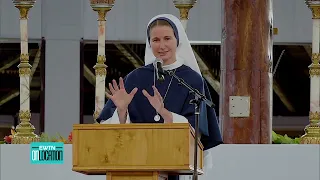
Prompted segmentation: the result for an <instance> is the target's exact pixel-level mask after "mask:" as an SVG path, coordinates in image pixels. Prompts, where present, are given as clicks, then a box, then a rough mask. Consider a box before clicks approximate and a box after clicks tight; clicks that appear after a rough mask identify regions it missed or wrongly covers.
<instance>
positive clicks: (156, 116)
mask: <svg viewBox="0 0 320 180" xmlns="http://www.w3.org/2000/svg"><path fill="white" fill-rule="evenodd" d="M153 119H154V120H155V121H156V122H158V121H160V116H159V115H158V114H157V115H155V116H154V118H153Z"/></svg>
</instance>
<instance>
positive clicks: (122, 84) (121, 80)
mask: <svg viewBox="0 0 320 180" xmlns="http://www.w3.org/2000/svg"><path fill="white" fill-rule="evenodd" d="M119 85H120V89H124V83H123V79H122V77H120V78H119Z"/></svg>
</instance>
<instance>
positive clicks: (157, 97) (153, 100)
mask: <svg viewBox="0 0 320 180" xmlns="http://www.w3.org/2000/svg"><path fill="white" fill-rule="evenodd" d="M152 89H153V93H154V96H151V95H150V94H149V93H148V92H147V91H146V90H142V93H143V95H144V96H145V97H146V98H147V99H148V100H149V102H150V104H151V106H152V107H153V108H154V109H155V110H156V111H157V112H158V113H160V112H161V110H162V109H163V108H164V104H163V98H162V96H161V94H160V93H159V91H158V89H157V88H156V87H155V86H152Z"/></svg>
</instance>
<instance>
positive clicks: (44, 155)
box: [30, 142, 64, 164]
mask: <svg viewBox="0 0 320 180" xmlns="http://www.w3.org/2000/svg"><path fill="white" fill-rule="evenodd" d="M63 154H64V143H63V142H32V143H31V144H30V160H31V164H63V162H64V157H63Z"/></svg>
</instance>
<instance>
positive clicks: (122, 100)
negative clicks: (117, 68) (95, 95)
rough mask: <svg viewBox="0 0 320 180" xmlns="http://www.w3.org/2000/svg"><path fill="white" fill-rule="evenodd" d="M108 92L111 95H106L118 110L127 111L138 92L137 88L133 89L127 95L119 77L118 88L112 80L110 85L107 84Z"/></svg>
mask: <svg viewBox="0 0 320 180" xmlns="http://www.w3.org/2000/svg"><path fill="white" fill-rule="evenodd" d="M109 90H110V92H111V94H109V93H106V95H107V97H108V98H109V99H111V100H112V102H113V103H114V104H115V105H116V106H117V108H118V110H120V111H127V109H128V106H129V104H130V103H131V101H132V99H133V97H134V95H135V94H136V93H137V91H138V88H134V89H133V90H132V91H131V92H130V93H129V94H128V93H127V91H126V89H125V88H124V83H123V79H122V78H121V77H120V78H119V86H118V84H117V82H116V81H115V80H112V84H111V83H109Z"/></svg>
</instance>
